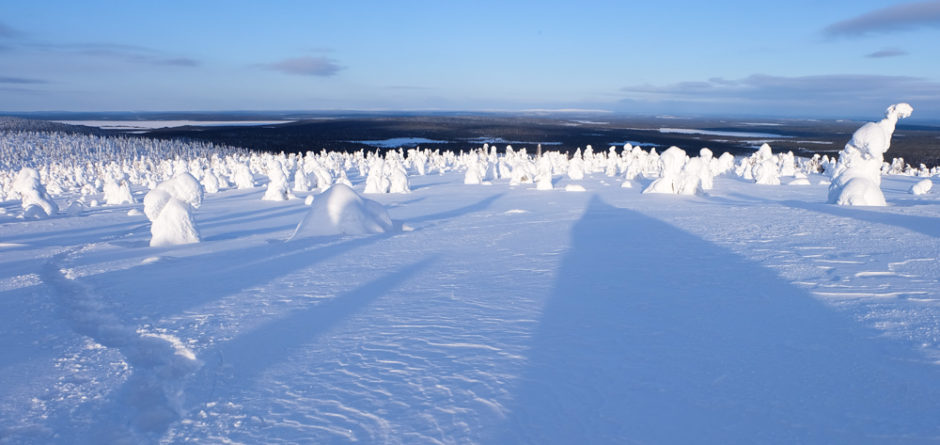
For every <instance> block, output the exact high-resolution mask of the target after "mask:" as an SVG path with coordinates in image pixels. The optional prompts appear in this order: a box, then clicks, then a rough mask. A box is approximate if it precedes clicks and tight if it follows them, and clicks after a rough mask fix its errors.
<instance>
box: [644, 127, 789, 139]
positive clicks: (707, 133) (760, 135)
mask: <svg viewBox="0 0 940 445" xmlns="http://www.w3.org/2000/svg"><path fill="white" fill-rule="evenodd" d="M659 132H660V133H675V134H701V135H704V136H730V137H739V138H788V137H790V136H784V135H782V134H776V133H758V132H750V131H712V130H696V129H691V128H660V129H659Z"/></svg>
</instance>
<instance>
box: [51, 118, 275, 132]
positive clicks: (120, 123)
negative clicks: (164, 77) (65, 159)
mask: <svg viewBox="0 0 940 445" xmlns="http://www.w3.org/2000/svg"><path fill="white" fill-rule="evenodd" d="M53 122H59V123H62V124H69V125H84V126H86V127H98V128H100V129H102V130H152V129H155V128H175V127H185V126H187V125H193V126H200V127H222V126H228V125H232V126H240V125H274V124H286V123H288V122H294V121H292V120H279V121H193V120H164V121H156V120H155V121H128V120H86V121H53Z"/></svg>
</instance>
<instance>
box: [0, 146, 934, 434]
mask: <svg viewBox="0 0 940 445" xmlns="http://www.w3.org/2000/svg"><path fill="white" fill-rule="evenodd" d="M4 137H12V138H13V140H15V141H23V140H24V139H23V138H26V139H28V138H37V137H38V138H39V139H41V140H47V141H48V140H52V141H57V142H56V144H59V145H57V146H66V145H67V142H66V139H63V138H59V137H58V136H54V135H46V134H41V133H32V134H25V135H24V134H21V133H16V134H15V135H14V136H10V135H9V134H6V136H4ZM0 139H2V138H0ZM78 141H79V142H81V143H82V144H84V143H86V142H87V141H86V142H82V141H85V140H84V139H79V140H78ZM128 141H129V140H125V141H124V142H119V143H116V144H117V145H115V146H116V147H117V146H120V147H125V148H126V146H127V144H130V145H133V144H132V143H131V142H128ZM122 144H123V145H122ZM0 145H2V144H0ZM177 148H180V151H179V153H189V155H181V156H180V157H178V158H174V159H172V160H169V159H167V160H160V159H155V158H149V157H148V158H144V157H139V156H131V157H130V158H128V159H126V160H125V159H121V158H107V159H97V158H96V159H89V162H80V161H79V160H77V159H71V158H62V159H53V160H52V161H51V162H50V163H48V164H44V165H37V164H23V165H13V164H10V165H8V166H6V167H5V168H4V169H2V170H0V184H2V188H0V194H2V196H0V198H2V199H3V201H2V202H0V209H2V210H3V212H2V213H0V338H3V339H4V342H3V349H2V350H0V382H2V383H3V384H2V385H0V442H3V443H23V442H25V443H151V442H161V443H176V442H187V441H193V442H240V443H258V442H264V443H297V442H314V443H346V442H352V441H360V442H367V443H372V442H382V443H456V442H460V443H464V442H467V443H520V442H522V443H622V442H624V441H635V442H717V443H725V442H786V443H792V442H817V443H819V442H823V443H832V442H840V443H859V442H863V443H868V442H885V443H898V442H924V441H929V440H932V439H934V438H936V437H938V436H940V424H938V423H937V422H936V419H937V418H938V415H940V403H938V402H940V389H938V388H940V386H938V385H937V382H938V381H940V380H938V378H940V368H938V367H937V366H938V363H940V285H938V284H940V258H938V252H940V232H938V229H937V227H940V225H938V224H937V221H938V218H940V198H938V197H937V196H938V195H937V194H936V193H935V192H930V187H926V186H924V185H920V184H921V183H922V182H923V181H928V182H929V183H930V184H932V182H933V181H934V179H932V177H931V175H933V174H934V173H936V172H935V171H931V170H929V169H926V168H925V167H922V168H920V169H916V170H915V169H911V168H910V167H908V166H905V165H904V164H903V161H900V162H898V161H893V162H891V163H883V164H882V165H881V172H882V174H886V175H885V176H881V177H879V178H878V180H879V181H880V183H881V188H880V189H881V191H882V193H883V194H884V196H885V198H886V202H887V203H888V204H889V205H888V206H885V207H841V206H834V205H831V204H827V202H826V201H827V195H828V189H829V187H828V182H829V180H830V178H831V175H832V173H833V171H835V167H836V163H835V161H833V160H830V159H828V158H819V157H817V158H813V159H802V158H796V157H794V156H792V154H773V153H772V152H771V151H770V149H769V147H767V148H766V149H761V150H758V151H757V152H755V153H754V155H753V156H750V157H747V158H740V159H737V160H736V159H734V158H733V157H730V155H722V156H718V157H715V156H713V155H712V154H711V152H710V151H706V150H701V151H700V152H699V156H694V157H690V156H688V155H687V154H686V153H685V152H684V151H683V150H680V149H678V148H675V149H672V148H670V149H668V150H666V151H665V152H664V153H663V155H662V156H660V155H659V154H657V153H656V152H655V150H650V151H645V150H642V149H640V148H638V147H632V146H627V147H623V149H622V150H618V151H615V150H607V151H598V152H594V150H593V149H592V148H591V147H586V148H585V150H584V151H581V150H579V151H578V152H577V153H575V154H574V155H573V156H571V157H570V158H569V157H568V156H564V155H562V154H559V153H555V152H548V151H546V152H544V153H543V156H542V157H539V158H535V157H533V156H531V155H529V154H527V153H526V151H525V149H519V150H513V149H512V148H509V149H507V153H506V154H505V155H503V154H497V153H496V152H495V150H492V149H491V147H488V146H487V147H484V148H482V149H479V150H475V151H473V152H470V153H453V152H443V153H441V152H431V151H426V150H419V149H412V150H407V151H405V150H400V151H395V150H392V151H389V152H387V153H386V154H385V155H384V156H376V155H375V154H374V153H368V152H365V151H361V152H358V153H351V154H341V153H326V152H321V153H307V154H305V155H304V156H296V155H291V156H287V155H270V154H265V155H259V154H245V153H240V152H234V153H227V154H223V155H219V156H213V155H212V154H207V153H202V152H199V150H197V149H187V148H185V147H181V146H180V147H177ZM667 153H668V154H667ZM664 158H665V159H664ZM18 159H19V158H18ZM29 165H32V166H33V167H35V170H34V172H35V173H36V175H33V173H32V172H30V171H29V169H24V167H28V166H29ZM21 172H26V173H24V176H23V177H24V178H27V177H28V178H34V177H38V178H40V179H41V180H40V181H39V184H38V185H37V184H36V183H35V182H34V181H32V179H30V181H29V186H28V187H17V188H15V189H13V188H10V187H9V186H8V185H9V184H12V183H13V182H14V180H15V179H16V178H17V176H18V175H20V174H21ZM898 173H904V174H905V175H899V174H898ZM108 178H110V180H111V182H110V184H113V185H119V184H125V185H127V186H128V190H129V191H130V192H131V198H132V199H130V200H127V199H120V200H111V199H107V197H106V195H108V196H110V195H111V194H115V195H116V194H118V193H117V192H115V189H114V188H113V187H111V192H113V193H109V192H108V191H106V190H105V185H106V184H109V182H108ZM179 178H184V179H183V180H179ZM178 180H179V181H178ZM799 180H804V181H800V182H801V183H803V185H802V186H799V187H790V186H788V185H787V184H791V183H795V182H797V181H799ZM121 181H124V182H123V183H122V182H121ZM216 181H217V182H216ZM24 182H26V181H25V180H24ZM161 183H162V184H161ZM158 184H160V185H158ZM213 184H214V185H216V186H218V190H217V191H216V192H214V193H213V192H212V191H210V189H214V188H215V187H212V185H213ZM622 184H629V185H631V187H622V186H621V185H622ZM656 184H659V185H656ZM780 184H783V185H780ZM633 185H635V186H636V187H633ZM915 186H917V187H919V189H920V190H923V189H926V191H925V192H924V193H922V194H914V193H912V192H911V190H912V189H913V187H915ZM42 188H45V189H46V190H45V191H43V190H41V189H42ZM288 189H290V190H288ZM650 189H656V190H657V191H660V193H644V190H650ZM272 190H273V191H272ZM118 191H119V190H118ZM148 191H149V192H148ZM566 191H581V193H567V192H566ZM662 191H665V193H662ZM24 192H25V193H24ZM34 192H35V193H34ZM156 192H160V193H163V194H164V195H166V196H162V198H165V199H162V198H161V197H160V196H157V195H158V194H159V193H156ZM42 193H47V194H48V195H43V194H42ZM155 193H156V194H155ZM203 193H205V194H203ZM120 194H121V195H123V192H121V193H120ZM151 194H154V195H153V196H154V197H155V198H149V199H147V198H145V195H146V196H148V197H149V196H151ZM678 195H685V196H678ZM33 196H39V197H41V198H42V197H43V196H47V197H48V199H51V200H57V201H59V203H61V204H62V205H61V206H60V207H62V208H70V207H71V206H66V205H65V204H66V203H68V202H70V201H71V202H72V203H73V204H74V203H79V204H80V205H77V206H76V207H74V208H75V209H76V211H74V212H58V213H57V212H47V213H51V215H48V214H47V215H46V216H45V217H42V215H39V216H40V218H39V219H33V216H31V215H30V214H29V211H28V206H24V205H23V204H24V202H23V201H24V198H25V200H26V201H28V200H29V199H32V198H31V197H33ZM366 197H367V198H368V199H366ZM156 198H161V199H156ZM43 199H46V198H43ZM311 199H312V201H311V202H309V205H305V202H306V201H308V200H311ZM154 200H156V201H160V202H161V203H163V204H164V205H163V206H162V207H161V208H160V209H156V208H155V207H160V206H152V204H154ZM148 201H149V202H150V204H148ZM171 201H173V202H177V203H178V204H179V206H180V207H181V208H183V209H184V210H185V212H183V213H185V214H186V215H184V216H186V218H171V219H172V220H173V221H176V222H178V221H179V220H181V219H186V220H187V221H191V223H192V228H193V230H194V231H195V230H197V229H198V231H197V232H195V233H196V235H197V236H198V240H199V242H196V243H186V244H177V243H165V244H164V243H157V244H158V245H153V242H154V239H155V235H156V233H154V230H155V227H157V226H158V225H159V224H157V223H156V221H155V222H154V223H150V222H149V221H148V217H151V216H152V215H151V214H155V215H156V216H157V219H159V217H160V214H161V210H162V211H165V210H164V208H165V207H166V203H168V202H171ZM101 202H104V203H105V205H101V204H100V203H101ZM151 207H153V208H151ZM148 208H149V210H148ZM140 210H144V212H143V213H141V212H140ZM145 214H146V215H145ZM344 215H345V216H344ZM187 218H188V219H187ZM150 219H154V218H153V217H151V218H150ZM376 227H378V228H380V229H382V230H374V229H375V228H376ZM399 228H401V229H403V230H398V229H399ZM676 425H682V428H677V427H676Z"/></svg>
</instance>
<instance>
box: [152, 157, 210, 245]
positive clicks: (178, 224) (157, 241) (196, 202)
mask: <svg viewBox="0 0 940 445" xmlns="http://www.w3.org/2000/svg"><path fill="white" fill-rule="evenodd" d="M203 196H204V192H203V189H202V185H201V184H199V181H197V180H196V178H194V177H193V176H192V175H191V174H189V173H180V174H179V175H178V176H176V177H175V178H173V179H171V180H169V181H165V182H162V183H160V185H158V186H157V187H156V188H155V189H153V190H151V191H150V193H147V195H146V196H144V214H145V215H147V219H149V220H150V234H151V238H150V246H151V247H159V246H171V245H176V244H190V243H198V242H199V240H200V237H199V230H198V229H197V228H196V221H195V220H194V219H193V213H194V211H195V209H197V208H199V206H200V205H202V199H203Z"/></svg>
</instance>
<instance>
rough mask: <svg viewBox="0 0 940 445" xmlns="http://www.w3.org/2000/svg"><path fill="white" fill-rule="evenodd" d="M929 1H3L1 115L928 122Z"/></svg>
mask: <svg viewBox="0 0 940 445" xmlns="http://www.w3.org/2000/svg"><path fill="white" fill-rule="evenodd" d="M937 42H940V1H929V2H914V3H911V2H891V1H867V0H853V1H828V2H810V1H802V0H795V1H789V2H752V1H713V2H700V1H669V0H659V1H655V2H632V1H629V2H627V1H620V2H600V1H598V2H592V1H583V2H577V3H575V2H551V1H532V2H528V1H517V2H504V1H498V2H486V1H474V2H458V1H452V2H451V1H448V2H441V1H427V2H410V1H399V2H388V1H381V2H370V1H352V2H329V3H327V2H310V1H297V2H289V1H282V2H277V1H272V2H258V1H245V2H240V1H226V2H222V1H218V2H213V1H198V2H193V1H187V2H174V1H164V2H119V1H108V2H105V1H88V0H83V1H80V2H79V1H68V2H66V1H61V2H53V1H42V0H35V1H29V2H26V1H8V2H3V3H2V4H0V110H6V111H40V110H69V111H116V110H136V111H159V110H179V111H188V110H329V109H359V110H423V109H428V110H506V111H516V110H531V109H590V110H604V111H609V112H623V113H638V114H675V115H697V114H713V115H714V114H718V115H722V114H724V115H761V116H784V117H786V116H805V117H872V116H874V117H877V116H878V115H879V114H880V113H881V112H882V111H883V110H884V108H885V107H887V105H889V104H890V103H893V102H897V101H908V102H910V103H911V104H912V105H913V106H914V109H915V112H914V118H921V119H940V45H938V44H937Z"/></svg>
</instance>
